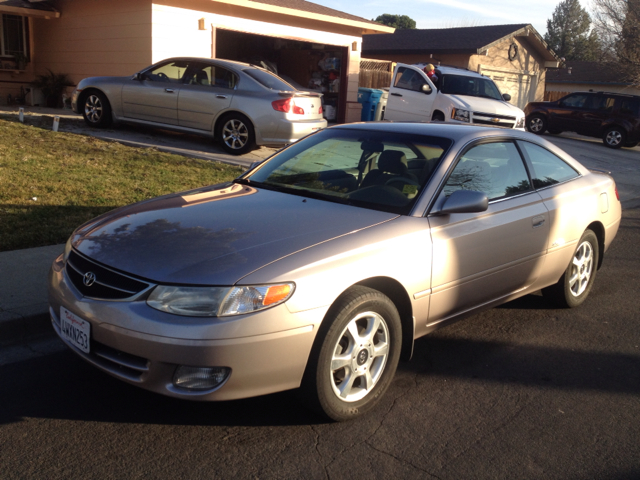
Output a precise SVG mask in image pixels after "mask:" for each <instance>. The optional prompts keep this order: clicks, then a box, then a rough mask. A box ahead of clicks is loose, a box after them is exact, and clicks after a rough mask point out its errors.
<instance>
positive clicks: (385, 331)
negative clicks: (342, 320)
mask: <svg viewBox="0 0 640 480" xmlns="http://www.w3.org/2000/svg"><path fill="white" fill-rule="evenodd" d="M333 352H334V353H333V358H332V359H331V371H330V372H329V374H330V375H331V387H332V388H333V393H335V394H336V396H337V397H338V398H340V400H343V401H345V402H356V401H358V400H361V399H362V398H364V397H365V396H366V395H367V394H368V393H369V392H370V391H371V390H372V389H373V387H375V386H376V384H377V383H378V381H379V380H380V378H381V376H382V372H383V371H384V367H385V365H386V363H387V357H388V356H389V328H388V327H387V323H386V322H385V321H384V318H382V317H381V316H380V315H378V314H377V313H375V312H365V313H361V314H359V315H357V316H356V317H355V318H353V319H352V320H351V321H350V322H349V324H348V325H347V326H346V328H345V329H344V330H343V331H342V333H341V334H340V338H339V340H338V342H337V343H336V346H335V348H334V350H333Z"/></svg>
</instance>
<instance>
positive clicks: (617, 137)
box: [606, 130, 622, 146]
mask: <svg viewBox="0 0 640 480" xmlns="http://www.w3.org/2000/svg"><path fill="white" fill-rule="evenodd" d="M606 140H607V143H608V144H609V145H614V146H615V145H620V142H621V141H622V134H621V133H620V132H618V131H617V130H611V131H610V132H609V133H607V139H606Z"/></svg>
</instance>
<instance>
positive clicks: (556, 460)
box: [0, 137, 640, 479]
mask: <svg viewBox="0 0 640 480" xmlns="http://www.w3.org/2000/svg"><path fill="white" fill-rule="evenodd" d="M553 141H556V142H569V144H571V145H572V146H571V148H574V149H575V151H571V152H570V153H572V155H574V156H576V158H578V159H579V160H581V161H583V162H584V163H585V164H586V163H587V161H585V159H584V158H580V155H583V156H588V157H592V159H593V160H594V161H600V160H602V161H605V162H609V164H610V165H612V166H613V167H614V169H615V170H616V171H615V172H614V176H616V177H617V179H618V183H619V187H621V190H622V189H624V188H626V187H624V182H621V180H624V179H625V178H626V179H633V177H632V175H636V174H637V173H636V171H635V169H633V168H632V167H633V163H632V162H633V161H634V158H635V157H633V156H630V157H629V156H628V154H627V155H625V154H622V155H621V156H620V157H617V156H616V152H614V154H613V156H612V154H611V151H609V150H607V149H605V148H603V147H601V145H597V146H596V145H590V144H588V143H587V144H579V145H575V144H576V141H575V140H569V139H564V138H561V137H554V140H553ZM559 144H560V143H559ZM561 146H563V145H561ZM563 148H567V147H566V146H563ZM567 150H569V148H567ZM632 155H633V154H632ZM617 158H621V159H622V160H616V161H614V160H615V159H617ZM612 159H614V160H612ZM589 166H592V167H593V166H595V165H589ZM609 169H611V168H609ZM625 172H626V173H625ZM621 183H622V185H621ZM633 188H635V187H634V186H633V183H630V189H629V190H628V192H630V193H633ZM625 191H627V190H625ZM630 198H631V197H630ZM639 295H640V210H625V212H624V219H623V224H622V227H621V229H620V231H619V233H618V237H617V238H616V240H615V241H614V243H613V245H612V247H611V249H610V251H609V252H607V254H606V256H605V263H604V266H603V268H602V269H601V270H600V271H599V272H598V274H597V278H596V283H595V286H594V289H593V290H592V292H591V295H590V298H589V299H588V300H587V302H586V303H585V304H584V305H583V306H582V307H580V308H577V309H573V310H558V309H553V308H550V307H549V306H548V305H547V304H546V303H545V302H544V300H543V299H542V298H541V297H540V296H537V295H530V296H527V297H524V298H522V299H519V300H516V301H514V302H511V303H509V304H506V305H504V306H502V307H500V308H496V309H493V310H490V311H487V312H484V313H482V314H479V315H475V316H473V317H471V318H469V319H466V320H464V321H462V322H459V323H457V324H455V325H453V326H450V327H447V328H445V329H443V330H440V331H438V332H436V333H434V334H432V335H429V336H427V337H425V338H422V339H420V340H418V341H417V342H416V348H415V354H414V358H413V359H412V361H411V362H408V363H403V364H401V365H400V367H399V369H398V373H397V375H396V378H395V380H394V382H393V384H392V386H391V388H390V390H389V392H388V393H387V395H386V396H385V398H384V399H383V401H382V403H381V404H380V405H379V406H378V408H376V409H375V410H374V411H373V412H372V413H370V414H368V415H366V416H365V417H363V418H360V419H358V420H356V421H352V422H347V423H343V424H332V423H323V422H322V421H321V420H320V419H319V418H318V417H316V416H314V415H313V414H311V413H309V412H307V411H306V410H305V409H304V408H303V406H302V405H301V403H300V401H299V399H298V397H297V395H296V393H295V392H283V393H280V394H276V395H270V396H265V397H260V398H254V399H248V400H242V401H235V402H226V403H190V402H184V401H178V400H174V399H170V398H165V397H162V396H159V395H156V394H153V393H149V392H146V391H143V390H140V389H137V388H135V387H133V386H129V385H126V384H124V383H122V382H120V381H118V380H115V379H112V378H111V377H109V376H107V375H105V374H103V373H101V372H99V371H97V370H96V369H94V368H93V367H91V366H89V365H87V364H85V363H84V362H83V361H82V360H80V359H79V358H77V357H76V356H75V355H74V354H73V353H71V352H68V351H66V350H65V349H64V348H61V346H60V343H59V342H58V340H56V339H39V340H37V341H33V342H30V343H28V344H24V345H16V346H13V347H11V348H5V349H2V350H0V380H1V381H0V477H1V478H3V479H12V478H16V479H23V478H47V479H58V478H87V479H90V478H100V479H103V478H224V479H227V478H263V479H270V478H305V479H316V478H317V479H324V478H331V479H360V478H385V479H387V478H439V479H449V478H450V479H460V478H480V479H484V478H487V479H496V478H518V479H525V478H535V479H540V478H545V479H554V478H562V479H593V478H612V479H629V478H640V442H639V439H640V420H639V419H640V329H638V327H637V321H638V318H639V317H640V315H638V313H639V308H638V305H637V298H638V296H639Z"/></svg>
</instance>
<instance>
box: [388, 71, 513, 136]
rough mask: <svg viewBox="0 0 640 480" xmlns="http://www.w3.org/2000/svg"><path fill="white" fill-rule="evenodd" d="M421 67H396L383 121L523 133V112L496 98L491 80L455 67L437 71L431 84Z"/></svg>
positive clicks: (504, 97) (504, 98)
mask: <svg viewBox="0 0 640 480" xmlns="http://www.w3.org/2000/svg"><path fill="white" fill-rule="evenodd" d="M422 68H423V65H406V64H403V63H398V64H397V66H396V70H395V72H394V74H393V79H392V80H391V87H390V88H389V98H388V100H387V106H386V110H385V113H384V119H385V120H399V121H425V120H426V121H429V120H431V121H441V122H449V123H473V124H482V125H494V126H499V127H506V128H517V129H520V130H524V112H523V111H522V110H520V109H519V108H518V107H515V106H513V105H511V104H510V103H509V100H511V96H510V95H509V94H507V93H505V94H504V95H502V94H500V90H498V87H497V86H496V84H495V83H493V80H491V79H490V78H489V77H486V76H484V75H480V74H479V73H475V72H472V71H470V70H465V69H462V68H455V67H437V68H436V75H437V77H438V80H437V81H436V82H435V83H434V82H432V81H431V80H430V79H429V77H428V76H427V74H426V73H425V72H424V71H423V70H422Z"/></svg>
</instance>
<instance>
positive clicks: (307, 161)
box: [238, 128, 452, 214]
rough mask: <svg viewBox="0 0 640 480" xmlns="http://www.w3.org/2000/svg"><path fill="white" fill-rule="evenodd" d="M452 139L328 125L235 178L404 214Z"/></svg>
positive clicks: (301, 193) (261, 185) (277, 188)
mask: <svg viewBox="0 0 640 480" xmlns="http://www.w3.org/2000/svg"><path fill="white" fill-rule="evenodd" d="M451 143H452V141H451V140H449V139H447V138H441V137H431V136H422V135H409V134H399V133H389V132H381V131H367V130H356V129H349V128H332V129H327V130H323V131H321V132H318V133H316V134H314V135H312V136H309V137H307V138H306V139H303V140H301V141H299V142H297V143H295V144H293V145H292V146H290V147H288V148H287V149H285V150H283V151H282V152H280V153H279V154H277V155H275V156H274V157H272V158H271V159H270V160H268V161H267V162H265V163H264V164H262V165H261V166H260V167H258V169H257V170H254V171H253V173H249V174H247V175H245V176H243V177H241V178H240V179H238V181H240V182H247V183H249V184H251V185H254V186H258V187H264V188H270V189H273V190H278V191H283V192H287V193H292V194H295V195H302V196H307V197H314V198H321V199H323V200H328V201H331V202H336V203H346V204H350V205H356V206H360V207H364V208H370V209H374V210H382V211H386V212H392V213H399V214H408V213H409V212H410V211H411V207H412V206H413V205H414V203H415V202H416V200H417V198H418V196H419V195H420V192H421V190H422V189H423V188H424V186H425V185H426V184H427V183H428V181H429V179H430V178H431V174H432V173H433V172H434V171H435V169H436V167H437V165H438V164H439V162H440V159H441V158H442V157H443V155H444V154H445V153H446V151H447V150H448V148H449V147H450V145H451Z"/></svg>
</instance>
